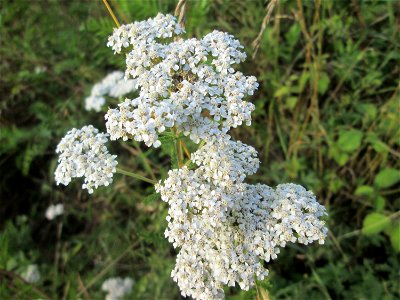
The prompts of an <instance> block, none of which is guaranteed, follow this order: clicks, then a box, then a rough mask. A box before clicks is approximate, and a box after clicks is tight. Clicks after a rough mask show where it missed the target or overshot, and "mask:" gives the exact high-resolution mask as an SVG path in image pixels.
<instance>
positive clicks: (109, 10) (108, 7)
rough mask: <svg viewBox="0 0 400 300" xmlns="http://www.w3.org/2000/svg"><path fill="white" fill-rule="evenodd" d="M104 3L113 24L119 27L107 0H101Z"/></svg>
mask: <svg viewBox="0 0 400 300" xmlns="http://www.w3.org/2000/svg"><path fill="white" fill-rule="evenodd" d="M103 3H104V5H105V6H106V7H107V10H108V12H109V13H110V15H111V18H112V19H113V20H114V23H115V25H117V27H120V26H121V25H119V22H118V20H117V18H116V17H115V15H114V13H113V11H112V9H111V7H110V5H109V4H108V2H107V0H103Z"/></svg>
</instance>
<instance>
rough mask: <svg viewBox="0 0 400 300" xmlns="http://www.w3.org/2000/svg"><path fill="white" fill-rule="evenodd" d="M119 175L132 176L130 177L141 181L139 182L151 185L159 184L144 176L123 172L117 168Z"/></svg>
mask: <svg viewBox="0 0 400 300" xmlns="http://www.w3.org/2000/svg"><path fill="white" fill-rule="evenodd" d="M117 173H119V174H122V175H126V176H130V177H133V178H136V179H139V180H142V181H145V182H148V183H151V184H156V183H157V181H156V180H152V179H150V178H147V177H144V176H142V175H139V174H136V173H132V172H129V171H125V170H122V169H120V168H117Z"/></svg>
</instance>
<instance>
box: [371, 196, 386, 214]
mask: <svg viewBox="0 0 400 300" xmlns="http://www.w3.org/2000/svg"><path fill="white" fill-rule="evenodd" d="M385 204H386V199H385V198H384V197H382V196H378V197H376V199H375V203H374V206H375V210H376V211H377V212H380V211H382V210H383V209H384V208H385Z"/></svg>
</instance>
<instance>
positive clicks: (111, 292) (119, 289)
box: [101, 277, 133, 300]
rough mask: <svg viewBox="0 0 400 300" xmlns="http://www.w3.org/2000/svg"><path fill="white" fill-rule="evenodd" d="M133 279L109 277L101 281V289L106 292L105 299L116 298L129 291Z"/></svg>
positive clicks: (113, 299)
mask: <svg viewBox="0 0 400 300" xmlns="http://www.w3.org/2000/svg"><path fill="white" fill-rule="evenodd" d="M132 286H133V280H132V279H131V278H129V277H127V278H120V277H115V278H109V279H107V280H106V281H104V282H103V284H102V286H101V289H102V290H103V291H105V292H107V295H106V300H118V299H121V298H122V297H124V296H126V295H128V294H130V293H131V290H132Z"/></svg>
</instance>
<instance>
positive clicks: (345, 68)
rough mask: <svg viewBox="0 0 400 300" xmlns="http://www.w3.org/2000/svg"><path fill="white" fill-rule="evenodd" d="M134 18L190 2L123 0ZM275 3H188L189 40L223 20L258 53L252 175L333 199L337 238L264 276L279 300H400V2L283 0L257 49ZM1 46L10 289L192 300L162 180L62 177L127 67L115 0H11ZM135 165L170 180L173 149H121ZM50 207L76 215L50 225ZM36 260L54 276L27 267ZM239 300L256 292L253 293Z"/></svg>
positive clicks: (0, 231) (2, 266)
mask: <svg viewBox="0 0 400 300" xmlns="http://www.w3.org/2000/svg"><path fill="white" fill-rule="evenodd" d="M110 4H111V6H112V8H113V10H114V12H115V14H116V16H117V18H118V19H119V21H120V23H129V22H132V21H134V20H141V19H144V18H148V17H153V16H155V15H156V14H157V13H158V12H162V13H173V12H174V9H175V5H176V1H165V0H163V1H161V0H160V1H141V0H120V1H115V0H114V1H110ZM267 4H268V2H267V3H265V2H264V1H256V0H254V1H233V0H232V1H224V0H215V1H211V0H198V1H189V2H188V12H187V36H189V37H191V36H197V37H201V36H202V35H204V34H206V33H208V32H210V31H212V30H214V29H219V30H223V31H227V32H229V33H231V34H233V35H235V37H236V38H238V39H239V40H240V41H241V43H242V44H243V45H244V46H245V47H246V51H247V53H248V60H247V61H246V62H245V63H244V64H242V65H240V66H239V69H240V70H242V71H243V72H244V73H245V74H247V75H255V76H257V78H258V80H259V83H260V89H259V91H258V92H257V94H256V95H255V96H253V97H252V98H251V99H250V101H253V103H255V105H256V111H255V112H254V113H253V119H254V122H253V124H252V126H251V127H240V128H238V129H235V130H233V131H232V135H233V136H234V137H235V138H237V139H240V140H242V141H244V142H246V143H248V144H250V145H252V146H254V147H255V148H256V149H257V150H258V151H259V156H260V160H261V162H262V165H261V168H260V170H259V172H258V173H257V174H256V175H254V176H252V177H251V178H250V179H249V181H250V182H263V183H266V184H269V185H271V186H275V185H276V184H278V183H283V182H295V183H299V184H302V185H304V186H305V187H307V188H308V189H311V190H313V191H314V192H315V193H316V194H317V196H318V199H319V201H320V203H322V204H324V205H325V206H326V207H327V210H328V212H329V217H328V218H327V223H328V227H329V230H330V231H329V236H328V238H327V241H326V244H325V245H323V246H318V245H309V246H299V245H294V246H293V245H291V246H288V247H286V248H285V249H284V250H283V251H282V253H281V255H280V256H278V259H277V260H275V261H273V262H271V263H269V264H268V269H269V270H270V276H269V278H268V280H266V281H265V282H259V283H258V286H259V288H260V289H261V290H265V291H266V293H267V294H268V297H269V299H399V297H400V292H399V279H400V271H399V270H400V263H399V251H400V229H399V217H400V214H399V208H400V199H399V195H400V186H399V181H400V175H399V169H400V163H399V157H400V147H399V146H400V130H399V115H400V108H399V105H400V97H399V88H400V87H399V78H400V69H399V68H400V67H399V66H400V50H399V46H400V37H399V36H400V35H399V28H400V21H399V20H400V14H399V11H400V2H399V1H381V2H380V1H359V0H353V1H280V2H279V4H278V5H277V6H276V7H275V9H274V11H273V13H272V16H271V22H270V23H269V24H268V25H267V27H266V29H265V32H264V33H263V36H262V40H261V44H260V48H259V51H258V53H257V55H256V57H255V58H254V59H252V54H253V47H252V42H253V41H254V40H255V39H256V37H257V35H258V32H259V30H260V27H261V22H262V19H263V18H264V16H265V8H266V6H267ZM0 21H1V25H0V26H1V28H0V36H1V47H0V58H1V64H0V94H1V103H0V124H1V141H0V155H1V157H0V174H1V182H0V189H1V190H0V197H1V198H0V199H1V203H0V204H1V205H0V298H1V299H33V298H35V299H36V298H42V299H44V298H51V299H88V300H89V299H103V298H104V295H105V294H104V293H103V292H102V291H101V290H100V287H101V284H102V282H103V281H104V280H105V279H106V278H109V277H113V276H130V277H132V278H134V280H135V284H134V287H133V291H132V293H131V295H129V296H127V297H126V299H180V295H179V290H178V288H177V286H176V284H175V283H174V282H173V281H172V279H171V278H170V272H171V270H172V268H173V265H174V257H175V255H176V253H175V251H174V250H173V248H172V246H171V245H170V244H169V243H168V241H167V240H166V239H165V238H164V229H165V227H166V221H165V216H166V205H165V203H162V202H161V201H160V200H159V199H154V198H155V197H146V196H148V195H151V194H152V193H154V189H153V187H152V186H150V185H148V184H146V183H143V182H140V181H137V180H135V179H133V178H127V177H123V176H121V175H118V174H116V175H115V176H114V182H113V185H112V186H111V187H108V188H100V189H99V190H97V191H95V193H94V194H93V195H91V196H89V195H88V194H87V192H86V191H82V190H81V189H80V186H81V181H80V180H74V181H73V183H72V184H70V185H69V186H68V187H57V186H56V185H55V183H54V176H53V173H54V170H55V167H56V163H57V161H56V160H57V157H56V155H55V147H56V145H57V143H58V142H59V140H60V139H61V137H62V136H63V135H64V134H65V133H66V132H67V131H68V130H69V129H70V128H72V127H77V128H80V127H82V126H83V125H86V124H93V125H94V126H95V127H97V128H99V129H100V130H102V131H105V125H104V114H101V113H100V114H96V113H89V112H87V111H85V110H84V98H85V97H86V96H88V95H89V94H90V90H91V87H92V86H93V84H94V83H96V82H98V81H99V80H101V79H102V78H103V77H104V76H105V75H106V74H108V73H109V72H110V71H113V70H118V69H119V70H124V65H125V62H124V58H123V56H114V55H113V52H112V50H111V49H109V48H107V47H106V41H107V37H108V35H109V34H111V33H112V30H113V27H114V26H115V25H114V23H113V21H112V19H111V17H110V16H109V14H108V12H107V10H106V8H105V7H104V5H103V3H102V2H101V1H85V2H84V1H11V2H8V1H2V2H1V15H0ZM111 152H112V153H114V154H118V160H119V164H120V166H124V168H125V169H129V170H132V171H135V172H137V173H140V174H142V175H145V176H148V177H153V176H154V177H155V178H162V177H163V176H165V174H166V171H168V169H169V167H170V166H169V159H168V156H167V155H165V153H162V152H160V151H158V150H156V149H151V150H148V149H147V147H146V146H144V145H143V144H138V143H122V142H121V143H120V142H113V143H111ZM51 203H63V204H64V205H65V210H66V212H65V214H64V215H63V216H62V217H61V218H59V219H58V220H54V221H48V220H47V219H45V216H44V213H45V210H46V208H47V207H48V206H49V205H50V204H51ZM30 264H37V265H38V266H39V270H40V273H41V279H40V281H39V282H38V283H36V284H33V285H31V284H27V283H26V282H24V281H23V280H21V278H20V276H19V275H20V274H21V273H22V272H23V270H25V269H26V267H27V266H28V265H30ZM226 294H227V299H256V298H257V292H256V289H253V290H251V291H249V292H243V291H240V290H239V289H234V288H232V289H229V290H227V291H226Z"/></svg>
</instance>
